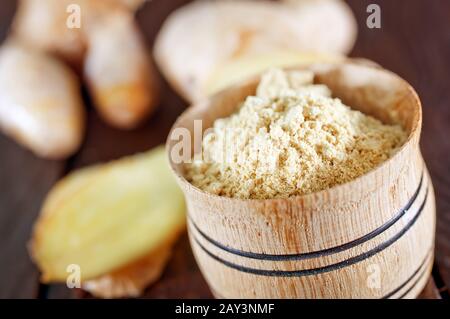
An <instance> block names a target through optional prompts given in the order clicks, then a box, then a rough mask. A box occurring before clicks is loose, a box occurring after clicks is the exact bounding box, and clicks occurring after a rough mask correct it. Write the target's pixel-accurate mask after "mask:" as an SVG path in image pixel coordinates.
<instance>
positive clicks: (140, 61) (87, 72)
mask: <svg viewBox="0 0 450 319" xmlns="http://www.w3.org/2000/svg"><path fill="white" fill-rule="evenodd" d="M143 2H144V0H107V1H106V0H21V1H20V2H19V8H18V12H17V15H16V17H15V21H14V24H13V36H14V37H18V38H20V39H22V41H24V42H27V43H29V44H30V45H32V46H33V47H35V48H37V49H39V50H42V51H45V52H49V53H52V54H55V55H57V56H58V57H61V58H62V59H64V60H65V61H67V62H69V63H70V64H71V65H73V66H74V67H75V68H76V69H82V70H83V73H84V77H85V78H86V81H87V83H88V89H89V91H90V92H91V94H92V96H93V101H94V105H95V106H96V108H97V109H98V110H99V112H100V114H101V116H102V117H103V118H104V119H105V120H106V121H107V122H108V123H109V124H111V125H113V126H115V127H118V128H122V129H131V128H134V127H136V126H137V125H139V124H140V123H141V122H142V121H143V120H144V119H145V118H147V117H148V116H149V115H150V114H151V113H152V111H153V110H154V109H155V107H156V105H157V102H158V85H157V80H156V75H155V72H154V68H153V65H152V64H151V62H150V58H149V57H148V56H147V50H146V47H145V44H144V41H143V39H142V36H141V34H140V32H139V29H138V27H137V25H136V22H135V21H134V10H137V8H138V7H139V6H140V5H142V3H143ZM73 5H78V6H79V8H80V12H79V13H80V27H79V28H76V27H72V28H69V27H68V26H67V21H68V19H69V15H70V13H69V12H68V11H67V10H68V8H69V6H73ZM36 30H39V31H38V32H37V31H36ZM83 65H84V66H83Z"/></svg>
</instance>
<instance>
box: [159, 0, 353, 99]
mask: <svg viewBox="0 0 450 319" xmlns="http://www.w3.org/2000/svg"><path fill="white" fill-rule="evenodd" d="M356 32H357V27H356V22H355V18H354V16H353V15H352V13H351V11H350V9H349V8H348V6H347V5H346V4H345V3H344V2H343V1H341V0H314V1H311V0H291V1H278V2H274V1H267V0H262V1H250V0H243V1H226V0H217V1H195V2H193V3H189V4H187V5H185V6H184V7H182V8H180V9H178V10H176V11H175V12H173V13H172V14H171V15H170V16H169V17H168V19H167V20H166V21H165V23H164V25H163V27H162V29H161V31H160V32H159V34H158V37H157V39H156V43H155V47H154V57H155V59H156V62H157V64H158V66H159V67H160V69H161V70H162V72H163V74H164V75H165V77H166V78H167V79H168V80H169V82H170V83H171V84H172V86H173V87H174V88H175V89H176V90H177V91H178V92H179V93H180V94H181V95H182V96H183V97H185V98H186V99H187V100H189V101H195V100H198V99H200V98H202V97H204V96H206V95H208V93H209V91H208V86H210V85H209V84H208V79H209V78H210V77H211V76H212V74H213V73H215V72H216V73H217V72H221V71H217V69H218V68H221V67H222V66H223V65H224V64H228V63H233V62H232V61H234V60H239V59H247V60H248V61H251V60H252V57H255V56H260V55H270V54H272V53H274V52H275V53H277V52H283V51H288V52H297V53H321V54H328V55H344V54H347V53H348V52H349V51H350V50H351V49H352V47H353V44H354V42H355V39H356ZM269 66H271V65H269ZM244 67H245V66H244ZM244 73H245V72H244Z"/></svg>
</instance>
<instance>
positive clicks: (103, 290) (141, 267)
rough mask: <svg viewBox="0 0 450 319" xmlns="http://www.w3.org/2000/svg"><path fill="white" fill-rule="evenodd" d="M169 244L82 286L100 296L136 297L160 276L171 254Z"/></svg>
mask: <svg viewBox="0 0 450 319" xmlns="http://www.w3.org/2000/svg"><path fill="white" fill-rule="evenodd" d="M177 235H178V234H177ZM171 246H172V245H162V246H161V247H160V248H158V249H157V250H156V251H154V252H152V253H150V254H148V255H147V256H145V257H142V258H141V259H139V260H138V261H136V262H134V263H132V264H130V265H127V266H125V267H123V268H121V269H118V270H115V271H113V272H112V273H109V274H106V275H103V276H100V277H98V278H96V279H91V280H87V281H86V282H84V283H83V286H82V287H83V289H84V290H86V291H88V292H90V293H91V294H92V295H94V296H96V297H101V298H122V297H138V296H139V295H140V294H141V293H142V291H143V290H144V289H145V287H147V286H148V285H149V284H150V283H152V282H154V281H156V280H157V279H158V278H159V277H160V276H161V274H162V272H163V270H164V267H165V266H166V264H167V262H168V260H169V258H170V256H171V252H172V247H171Z"/></svg>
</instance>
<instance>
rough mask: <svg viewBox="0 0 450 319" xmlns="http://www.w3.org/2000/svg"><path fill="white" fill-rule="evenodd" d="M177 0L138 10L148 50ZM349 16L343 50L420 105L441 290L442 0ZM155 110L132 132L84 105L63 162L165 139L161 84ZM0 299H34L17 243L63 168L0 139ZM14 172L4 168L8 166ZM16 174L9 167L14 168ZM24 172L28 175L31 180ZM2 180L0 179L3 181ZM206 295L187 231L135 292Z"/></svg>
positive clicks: (413, 0)
mask: <svg viewBox="0 0 450 319" xmlns="http://www.w3.org/2000/svg"><path fill="white" fill-rule="evenodd" d="M15 2H16V1H15V0H3V1H1V4H0V38H2V39H3V38H4V37H5V35H6V34H7V30H8V26H9V24H10V21H11V19H12V15H13V12H14V7H15ZM185 2H188V1H187V0H153V1H149V2H147V3H146V5H145V6H144V7H143V8H142V9H141V10H140V11H139V13H138V21H139V24H140V25H141V27H142V29H143V33H144V35H145V38H146V40H147V44H148V46H149V47H151V46H152V45H153V41H154V37H155V34H156V33H157V31H158V28H159V26H160V25H161V24H162V22H163V20H164V19H165V17H166V16H167V15H168V14H169V13H170V12H171V11H172V10H173V9H174V8H176V7H177V6H179V5H181V4H183V3H185ZM373 2H375V3H378V4H380V6H381V8H382V29H381V30H371V29H368V28H367V27H365V20H366V17H367V13H366V8H367V5H368V4H370V3H373ZM348 3H349V4H350V6H351V7H352V9H353V11H354V12H355V15H356V17H357V19H358V22H359V36H358V41H357V43H356V46H355V49H354V51H353V52H352V56H363V57H366V58H369V59H373V60H375V61H376V62H378V63H380V64H381V65H383V66H384V67H386V68H388V69H390V70H392V71H394V72H396V73H397V74H399V75H400V76H402V77H404V78H405V79H406V80H408V81H409V82H410V83H411V84H412V85H413V86H414V87H415V88H416V90H417V91H418V92H419V94H420V96H421V99H422V102H423V104H424V107H423V111H424V118H423V133H422V141H421V146H422V152H423V156H424V158H425V161H426V163H427V165H428V168H429V170H430V174H431V177H432V179H433V183H434V186H435V191H436V199H437V214H438V216H437V218H438V222H437V238H436V261H437V265H438V266H437V267H435V268H436V269H438V271H437V272H436V276H437V277H439V279H440V280H439V281H438V280H437V279H436V284H437V285H438V287H439V289H440V290H441V293H444V294H445V293H447V296H448V292H447V291H448V288H447V287H450V157H449V154H450V140H449V138H448V137H449V136H450V126H449V125H448V123H449V122H450V107H449V105H448V104H449V103H450V90H448V83H450V73H449V72H448V70H449V69H450V60H449V59H448V57H449V56H450V33H449V32H448V30H449V28H450V19H449V14H448V12H450V1H448V0H433V1H427V0H396V1H392V0H377V1H370V0H348ZM161 93H162V98H163V99H162V101H161V103H160V109H159V110H158V111H157V114H155V117H154V118H152V119H151V120H150V121H149V122H148V123H146V124H145V125H144V126H143V127H142V128H141V129H138V130H137V131H133V132H122V131H118V130H115V129H112V128H110V127H108V126H107V125H105V124H104V123H103V122H102V121H101V120H100V119H99V118H98V116H97V115H96V114H95V112H94V111H93V110H92V109H89V120H88V121H89V126H88V137H87V140H86V144H85V145H84V146H83V148H82V150H81V151H80V152H79V154H78V155H77V156H76V157H75V158H74V159H73V160H69V162H68V164H67V166H68V169H71V168H76V167H81V166H84V165H87V164H91V163H96V162H102V161H106V160H109V159H113V158H118V157H120V156H122V155H126V154H132V153H134V152H138V151H142V150H145V149H146V148H147V147H150V146H154V145H157V144H158V143H161V142H163V141H164V140H165V137H166V136H165V135H166V134H167V132H168V130H169V128H170V126H171V125H172V122H173V120H174V119H175V118H176V117H177V116H178V115H179V114H180V113H181V112H182V111H183V110H184V108H185V107H186V104H185V103H183V102H182V100H181V99H180V98H179V97H178V96H177V95H176V94H175V93H174V92H173V91H172V90H171V89H170V88H169V87H168V86H167V85H166V84H165V85H164V86H163V88H162V92H161ZM0 148H1V152H0V175H1V176H2V177H3V181H4V182H3V187H1V194H0V220H1V222H0V229H1V232H0V239H1V240H0V256H1V257H2V262H1V263H0V297H13V298H14V297H36V296H38V295H37V293H38V291H37V290H38V289H37V287H38V282H37V278H38V273H37V270H36V269H35V267H34V266H33V265H32V264H31V262H30V260H29V258H28V255H27V252H26V248H25V244H26V242H27V241H28V238H29V237H30V234H29V231H30V228H31V225H32V222H33V220H34V218H35V216H36V214H37V213H38V210H39V207H40V204H41V201H42V199H43V197H44V196H45V193H46V192H47V190H48V188H49V187H50V186H51V185H52V184H53V183H54V182H55V181H56V179H57V178H58V176H61V175H62V174H64V172H65V169H64V163H55V162H46V161H41V160H38V159H36V158H35V157H34V156H33V155H32V154H30V153H29V152H27V151H24V150H23V149H21V148H20V147H18V146H16V145H15V144H14V143H13V142H11V141H10V140H7V139H6V138H5V137H3V136H1V137H0ZM12 170H14V171H12ZM17 172H19V173H17ZM33 176H34V177H33ZM5 181H6V182H5ZM425 295H426V294H425ZM41 296H42V297H49V298H63V297H71V298H80V297H88V296H87V295H86V294H83V293H80V292H79V291H70V290H68V289H67V288H65V287H64V286H63V285H52V286H50V287H48V289H42V294H41ZM188 296H191V297H211V296H212V295H211V294H210V292H209V289H208V288H207V286H206V283H205V281H204V280H203V278H202V276H201V274H200V273H199V271H198V268H197V266H196V264H195V261H194V260H193V257H192V253H191V251H190V247H189V244H188V243H187V238H186V237H185V238H183V239H180V243H179V244H178V246H177V248H176V250H175V253H174V257H173V260H172V261H171V262H170V264H169V267H168V268H167V270H166V272H165V273H164V274H163V277H162V279H161V280H160V281H159V282H158V283H156V284H155V285H154V286H152V287H149V288H148V289H147V291H146V294H145V296H144V297H151V298H153V297H159V298H162V297H173V298H177V297H188Z"/></svg>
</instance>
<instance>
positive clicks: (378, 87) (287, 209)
mask: <svg viewBox="0 0 450 319" xmlns="http://www.w3.org/2000/svg"><path fill="white" fill-rule="evenodd" d="M309 69H311V70H313V71H314V72H315V74H316V77H315V82H317V83H324V84H326V85H328V86H329V87H330V88H331V90H332V92H333V94H334V95H335V96H336V97H339V98H341V99H342V100H343V102H344V103H346V104H347V105H350V106H351V107H353V108H355V109H358V110H360V111H362V112H364V113H366V114H370V115H373V116H375V117H377V118H379V119H380V120H382V121H383V122H387V123H391V122H399V123H401V124H402V125H403V126H404V127H405V128H406V129H407V131H408V132H409V138H408V140H407V142H406V143H405V145H404V146H403V147H402V148H401V149H400V150H399V151H398V152H397V153H396V154H395V155H394V156H393V157H392V158H391V159H389V160H388V161H386V162H384V163H383V164H382V165H380V166H378V167H377V168H375V169H373V170H372V171H370V172H368V173H367V174H365V175H363V176H361V177H359V178H357V179H355V180H353V181H351V182H349V183H346V184H343V185H339V186H336V187H333V188H331V189H327V190H324V191H320V192H317V193H313V194H308V195H304V196H296V197H291V198H289V199H270V200H240V199H232V198H226V197H220V196H215V195H211V194H208V193H206V192H204V191H201V190H199V189H198V188H196V187H194V186H193V185H191V184H190V183H189V182H187V181H186V180H185V179H184V177H183V164H180V163H174V161H173V160H172V159H170V161H171V166H172V168H173V170H174V172H175V173H176V176H177V178H178V181H179V183H180V185H181V187H182V189H183V192H184V194H185V197H186V202H187V207H188V221H189V222H188V225H189V237H190V241H191V245H192V248H193V251H194V254H195V257H196V259H197V262H198V264H199V266H200V268H201V270H202V273H203V275H204V276H205V278H206V280H207V282H208V284H209V286H210V288H211V290H212V291H213V293H214V295H215V296H216V297H217V298H414V297H416V296H417V295H418V294H419V293H420V292H421V290H422V289H423V287H424V286H425V284H426V282H427V280H428V277H429V274H430V271H431V267H432V263H433V248H434V247H433V246H434V232H435V199H434V193H433V186H432V184H431V180H430V177H429V174H428V172H427V169H426V167H425V164H424V161H423V159H422V155H421V153H420V149H419V138H420V133H421V123H422V111H421V104H420V100H419V98H418V96H417V94H416V92H415V91H414V90H413V88H411V86H410V85H408V84H407V83H406V82H405V81H404V80H402V79H400V78H399V77H398V76H396V75H395V74H393V73H391V72H389V71H387V70H383V69H381V68H374V67H369V66H364V65H359V64H356V63H352V62H346V63H343V64H339V65H324V64H322V65H314V66H310V67H309ZM258 81H259V78H254V79H251V80H248V81H246V82H244V83H241V84H239V85H236V86H233V87H231V88H229V89H227V90H225V91H222V92H220V93H218V94H217V95H215V96H213V97H211V98H210V99H208V100H205V101H202V102H199V103H198V104H196V105H194V106H192V107H191V108H189V109H188V110H187V111H186V112H185V113H184V114H183V115H182V116H181V117H180V118H179V119H178V120H177V122H176V123H175V124H174V127H173V129H172V132H173V130H174V129H175V128H185V129H187V130H189V132H190V133H191V134H192V136H194V120H202V121H203V122H202V124H203V130H205V129H206V128H208V127H210V126H211V125H212V123H213V122H214V120H215V119H216V118H220V117H225V116H228V115H229V114H231V113H232V112H233V111H235V110H236V108H237V107H238V105H239V103H240V102H241V101H243V100H244V98H245V97H246V96H248V95H253V94H254V93H255V88H256V86H257V83H258ZM178 142H179V141H178V140H177V139H174V138H173V136H172V134H170V135H169V139H168V142H167V147H168V151H169V154H171V151H172V150H173V148H174V146H175V145H176V144H177V143H178ZM195 142H196V143H199V142H201V141H195ZM169 157H171V156H169Z"/></svg>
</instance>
